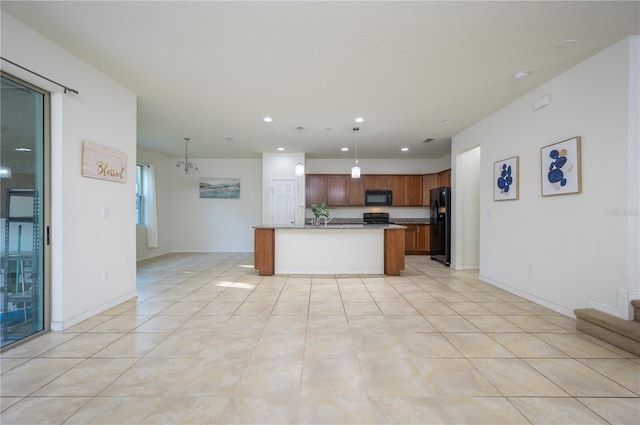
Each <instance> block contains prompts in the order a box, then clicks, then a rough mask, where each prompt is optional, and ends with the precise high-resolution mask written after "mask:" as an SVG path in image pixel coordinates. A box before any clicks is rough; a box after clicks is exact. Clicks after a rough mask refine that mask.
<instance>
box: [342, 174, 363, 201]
mask: <svg viewBox="0 0 640 425" xmlns="http://www.w3.org/2000/svg"><path fill="white" fill-rule="evenodd" d="M346 179H347V206H349V207H362V206H364V179H361V178H360V179H352V178H351V177H347V178H346Z"/></svg>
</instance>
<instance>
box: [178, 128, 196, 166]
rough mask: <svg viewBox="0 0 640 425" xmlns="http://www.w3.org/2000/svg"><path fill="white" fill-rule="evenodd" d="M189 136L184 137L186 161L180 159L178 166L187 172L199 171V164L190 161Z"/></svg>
mask: <svg viewBox="0 0 640 425" xmlns="http://www.w3.org/2000/svg"><path fill="white" fill-rule="evenodd" d="M189 140H191V139H190V138H189V137H185V138H184V161H178V163H177V164H176V167H178V168H181V169H183V170H184V173H185V174H189V172H191V171H198V166H197V165H196V163H195V162H191V161H189Z"/></svg>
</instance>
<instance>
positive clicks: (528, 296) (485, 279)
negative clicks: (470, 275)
mask: <svg viewBox="0 0 640 425" xmlns="http://www.w3.org/2000/svg"><path fill="white" fill-rule="evenodd" d="M478 279H480V280H481V281H482V282H485V283H488V284H489V285H493V286H495V287H497V288H500V289H504V290H505V291H507V292H510V293H512V294H514V295H517V296H519V297H522V298H524V299H525V300H528V301H531V302H534V303H536V304H539V305H541V306H543V307H546V308H548V309H550V310H553V311H555V312H556V313H560V314H562V315H563V316H567V317H571V318H572V319H575V318H576V316H575V314H573V311H571V310H570V309H568V308H565V307H562V306H560V305H557V304H554V303H551V302H549V301H547V300H543V299H542V298H538V297H536V296H535V295H531V294H529V293H527V292H523V291H521V290H519V289H517V288H514V287H513V286H511V285H508V284H506V283H503V282H499V281H497V280H494V279H491V278H490V277H487V276H484V275H480V276H479V277H478Z"/></svg>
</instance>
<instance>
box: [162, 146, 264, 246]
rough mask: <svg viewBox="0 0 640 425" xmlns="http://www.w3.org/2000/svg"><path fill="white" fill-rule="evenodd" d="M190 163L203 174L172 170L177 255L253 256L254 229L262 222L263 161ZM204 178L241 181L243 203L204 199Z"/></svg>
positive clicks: (202, 161) (232, 200) (173, 225)
mask: <svg viewBox="0 0 640 425" xmlns="http://www.w3.org/2000/svg"><path fill="white" fill-rule="evenodd" d="M189 159H191V160H192V161H194V162H195V163H196V164H198V168H199V169H200V172H199V173H197V174H188V175H187V174H185V173H184V171H181V170H180V169H178V168H176V167H172V170H171V175H172V186H171V190H172V193H173V195H172V204H173V205H172V224H171V228H172V236H171V237H172V246H173V251H174V252H253V226H255V225H257V224H260V219H261V217H260V214H261V205H262V202H261V201H262V200H261V193H262V192H261V190H262V180H261V175H262V165H261V161H260V160H259V159H199V158H193V159H192V158H189ZM178 161H179V158H174V159H173V161H172V162H173V163H174V164H175V162H178ZM200 177H209V178H215V177H219V178H227V177H228V178H239V179H240V199H200V197H199V187H200V186H199V185H200Z"/></svg>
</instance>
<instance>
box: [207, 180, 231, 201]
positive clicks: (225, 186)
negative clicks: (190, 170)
mask: <svg viewBox="0 0 640 425" xmlns="http://www.w3.org/2000/svg"><path fill="white" fill-rule="evenodd" d="M200 197H201V198H210V199H239V198H240V179H229V178H222V179H221V178H201V179H200Z"/></svg>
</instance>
